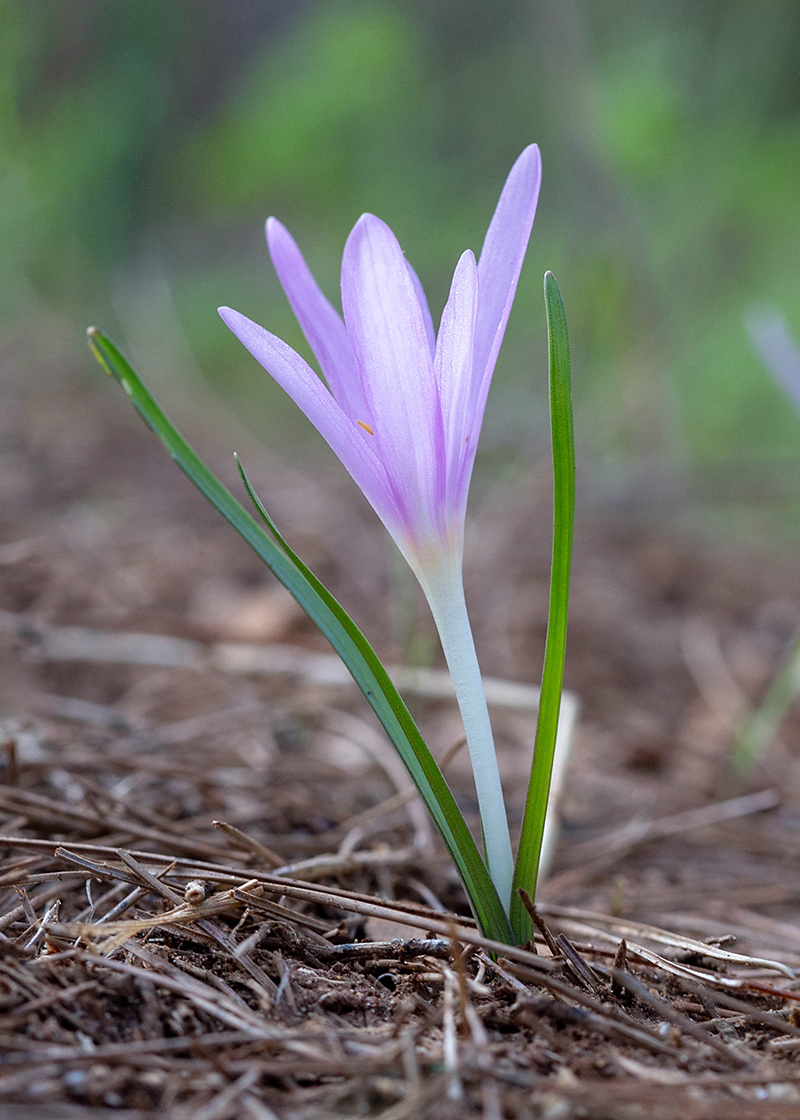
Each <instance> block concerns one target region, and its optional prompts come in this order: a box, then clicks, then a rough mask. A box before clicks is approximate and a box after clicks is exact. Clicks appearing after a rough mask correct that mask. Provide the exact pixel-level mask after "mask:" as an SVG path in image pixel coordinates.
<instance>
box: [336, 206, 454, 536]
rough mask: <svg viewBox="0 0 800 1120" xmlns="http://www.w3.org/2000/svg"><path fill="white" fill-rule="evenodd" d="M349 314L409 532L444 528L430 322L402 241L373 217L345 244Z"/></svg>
mask: <svg viewBox="0 0 800 1120" xmlns="http://www.w3.org/2000/svg"><path fill="white" fill-rule="evenodd" d="M342 307H343V310H344V319H345V323H346V324H347V332H348V334H349V336H350V342H351V344H352V347H353V352H354V354H355V356H356V363H357V365H358V370H359V374H360V377H361V384H362V388H363V390H364V396H365V398H366V401H367V407H368V409H369V412H370V415H371V421H370V423H371V424H372V426H373V430H374V433H375V441H376V445H377V452H378V455H379V457H380V459H381V462H382V463H383V464H384V466H385V467H386V473H387V476H388V477H389V479H390V481H391V483H392V485H393V488H394V490H395V492H396V494H397V497H398V501H399V503H400V505H401V506H402V508H403V509H404V510H405V511H406V514H407V516H408V521H409V527H410V528H416V529H418V530H420V531H421V532H422V533H423V534H425V533H426V532H429V531H431V530H435V529H438V528H441V526H442V514H443V509H442V500H443V498H444V476H445V459H444V433H443V429H442V414H441V406H440V403H439V390H438V387H437V384H436V378H435V376H434V372H433V358H432V356H431V352H430V346H429V344H428V335H427V331H426V328H425V322H424V317H423V313H422V309H421V308H420V304H419V300H418V299H417V295H416V292H415V290H414V283H413V281H412V279H411V274H410V272H409V270H408V267H407V265H406V260H405V257H404V256H403V251H402V249H401V248H400V245H399V244H398V242H397V238H396V237H395V236H394V234H393V233H392V231H391V230H390V229H389V227H388V226H387V225H386V224H385V223H384V222H382V221H380V220H379V219H378V218H376V217H374V216H373V215H371V214H365V215H363V216H362V217H361V218H360V219H359V220H358V222H357V223H356V225H355V228H354V229H353V231H352V233H351V234H350V236H349V237H348V239H347V244H346V245H345V250H344V256H343V258H342Z"/></svg>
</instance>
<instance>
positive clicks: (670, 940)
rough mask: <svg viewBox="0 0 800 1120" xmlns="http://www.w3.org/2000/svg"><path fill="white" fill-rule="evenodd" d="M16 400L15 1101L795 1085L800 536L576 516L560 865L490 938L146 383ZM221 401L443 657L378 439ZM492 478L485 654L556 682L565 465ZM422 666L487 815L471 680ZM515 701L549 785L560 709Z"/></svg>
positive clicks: (426, 721)
mask: <svg viewBox="0 0 800 1120" xmlns="http://www.w3.org/2000/svg"><path fill="white" fill-rule="evenodd" d="M4 396H5V399H6V403H7V407H5V409H4V414H3V418H2V428H1V429H0V440H2V446H1V447H0V456H1V457H2V463H3V470H2V472H0V489H2V503H0V509H2V514H0V611H2V614H1V615H0V657H2V677H0V700H2V712H3V720H2V744H1V749H0V781H2V785H0V833H2V836H0V853H2V864H1V865H0V1113H2V1115H3V1116H4V1117H7V1118H8V1120H16V1118H18V1117H19V1118H22V1117H26V1118H27V1117H30V1118H33V1117H37V1118H50V1117H52V1118H57V1117H65V1118H66V1117H87V1118H93V1117H101V1116H106V1115H108V1116H109V1117H111V1116H114V1117H124V1118H125V1120H134V1118H135V1120H140V1118H141V1120H145V1118H148V1117H153V1116H158V1117H159V1118H161V1117H168V1118H170V1120H180V1118H185V1120H190V1118H191V1120H225V1118H226V1117H231V1118H232V1117H248V1118H249V1117H253V1118H259V1120H267V1118H274V1117H279V1118H280V1120H306V1118H312V1117H340V1116H341V1117H356V1116H376V1117H381V1118H383V1120H402V1118H406V1117H407V1118H416V1117H431V1118H437V1120H439V1118H446V1117H450V1116H452V1117H468V1116H476V1117H478V1116H482V1117H485V1118H487V1120H500V1118H501V1117H507V1118H511V1117H513V1118H517V1117H519V1118H522V1117H530V1118H534V1117H537V1118H539V1117H541V1118H545V1117H546V1118H548V1120H569V1118H572V1117H575V1118H578V1117H585V1118H591V1120H602V1118H609V1120H611V1118H613V1120H617V1118H619V1120H638V1118H644V1117H646V1118H647V1120H660V1118H671V1117H682V1118H689V1120H691V1118H694V1117H698V1118H699V1117H708V1118H719V1120H745V1118H748V1117H754V1118H755V1117H758V1118H759V1120H770V1118H773V1117H774V1118H776V1120H777V1118H779V1117H800V1067H798V1064H797V1060H798V1055H800V1006H799V1005H798V1001H800V984H798V981H797V979H796V978H797V977H798V976H800V971H798V970H800V926H799V925H798V917H799V916H800V879H798V877H797V872H796V862H797V856H798V854H800V769H798V767H799V765H800V757H799V756H798V750H797V747H796V743H797V742H798V730H800V715H799V714H798V712H797V711H796V710H794V711H790V712H789V714H788V716H787V718H786V719H785V720H784V722H783V724H782V725H781V727H780V728H779V731H778V733H777V735H774V736H772V737H771V738H769V739H768V740H767V741H766V742H765V743H764V750H763V753H762V754H761V757H760V759H759V760H758V761H757V762H756V763H755V764H754V765H753V767H751V768H750V770H749V771H748V772H747V773H746V774H744V775H742V774H736V773H734V772H733V771H732V769H731V764H730V760H731V749H732V744H733V743H734V742H735V741H736V740H737V737H738V736H739V735H740V734H741V730H742V728H743V726H744V721H745V719H746V716H747V713H748V711H749V710H750V707H751V706H752V705H753V704H754V703H758V702H759V701H760V699H761V698H762V697H763V695H764V693H765V691H766V689H767V687H768V685H769V683H770V681H771V680H772V678H773V677H774V674H775V673H776V672H777V670H778V668H779V667H780V665H781V662H782V659H783V658H784V656H785V655H786V652H787V650H788V648H789V645H790V643H791V640H792V637H793V635H794V633H795V632H796V630H797V628H798V625H799V624H800V600H798V597H797V587H798V576H800V562H798V561H797V560H796V559H794V558H793V557H787V556H784V555H781V554H779V553H778V552H777V551H775V550H774V549H771V548H769V547H768V546H767V545H765V546H764V548H763V549H760V550H757V551H756V550H754V549H753V548H752V547H751V548H749V550H745V549H744V548H742V547H739V548H734V547H733V546H732V545H731V544H730V543H727V544H726V546H725V547H724V548H723V547H722V546H721V544H720V543H719V541H717V543H716V544H715V545H714V546H713V547H712V546H710V545H708V544H705V545H703V544H701V543H699V542H698V541H696V540H695V541H688V540H687V539H685V538H682V537H680V536H679V535H678V534H676V533H675V532H673V531H671V530H669V529H667V528H663V527H662V528H661V529H658V528H654V527H653V524H652V521H651V523H650V524H649V526H647V527H645V526H644V525H643V524H642V522H641V521H640V522H638V523H636V522H634V521H632V520H630V519H628V520H625V519H624V518H623V517H621V515H620V514H619V512H618V511H617V513H616V514H615V516H614V518H613V519H612V518H611V517H610V516H609V515H608V513H607V511H598V510H595V511H594V512H593V513H591V514H589V513H583V514H582V515H581V517H580V520H579V529H578V535H577V541H576V557H575V574H574V584H573V593H572V603H571V629H570V646H569V653H568V670H567V682H566V683H567V687H568V688H569V689H570V690H571V691H572V692H573V693H574V694H575V695H576V696H577V698H578V700H579V703H580V718H579V723H578V727H577V732H576V735H575V739H574V744H573V750H572V754H571V758H570V764H569V769H568V773H567V777H566V782H565V788H564V792H563V795H562V798H561V803H560V807H559V808H560V822H561V827H560V836H559V843H558V848H557V852H556V858H555V863H554V865H553V867H552V869H551V872H550V874H549V877H548V878H547V880H546V882H544V883H543V884H542V885H541V888H540V891H539V897H538V900H537V901H538V904H539V915H540V917H539V926H538V932H537V938H536V942H535V945H529V946H527V947H523V948H519V949H513V950H512V949H507V950H503V949H502V947H499V948H498V947H494V948H493V947H492V946H488V945H486V943H485V942H484V941H483V939H482V938H481V937H480V936H479V935H478V933H477V931H476V930H475V928H474V925H472V923H471V920H470V919H469V917H468V916H467V915H468V908H467V907H466V904H465V899H464V897H463V894H462V892H461V889H460V886H459V883H458V881H457V879H456V877H455V874H454V872H453V869H452V867H451V866H450V865H449V863H448V860H447V858H446V855H445V853H444V851H443V849H442V847H441V845H440V844H439V842H438V840H437V839H436V838H435V837H433V836H432V835H431V830H430V826H429V824H428V823H427V821H426V819H425V816H424V813H423V814H420V811H419V806H418V804H417V803H416V802H415V801H414V799H413V798H412V797H410V796H409V793H408V783H407V779H406V778H405V777H404V774H403V772H402V771H401V770H398V767H397V763H396V759H395V757H394V755H393V753H392V751H391V749H390V748H389V747H388V745H387V744H386V743H385V741H384V740H383V738H382V736H381V734H380V733H379V731H378V729H377V725H376V724H375V723H374V721H373V720H372V717H371V716H370V714H369V712H368V710H367V708H366V705H365V704H364V702H363V701H362V700H361V698H360V697H359V695H358V693H357V692H356V691H355V690H354V689H353V688H352V687H351V686H349V685H348V684H347V683H346V682H341V681H339V680H338V679H337V678H336V676H335V674H334V676H333V677H331V676H328V677H326V673H328V672H329V669H330V661H329V660H328V657H327V652H328V651H327V650H326V647H325V643H324V640H323V639H321V638H320V637H319V635H317V634H316V633H315V632H314V631H313V628H312V627H311V626H310V624H309V623H308V622H307V620H306V619H305V617H304V616H303V615H302V613H301V612H300V611H299V610H298V609H297V608H296V606H295V605H294V604H293V602H292V601H291V600H290V599H289V598H288V596H287V595H286V594H285V593H284V592H283V591H282V589H280V588H279V587H277V586H276V585H275V583H274V581H273V580H272V578H271V577H270V576H269V574H268V573H266V572H265V571H264V570H263V568H261V566H260V564H259V562H258V560H257V559H256V558H255V556H253V555H252V554H251V553H249V551H248V550H247V548H246V546H245V545H244V544H243V543H241V542H240V541H239V540H238V538H236V537H235V535H234V534H233V532H232V530H230V529H229V528H228V527H227V526H226V525H225V524H223V523H222V522H221V521H220V520H219V519H218V518H217V516H216V515H215V514H214V512H213V510H211V509H210V508H209V507H207V506H206V505H205V503H204V501H203V500H202V499H201V498H200V497H199V496H198V495H196V494H195V493H194V491H193V490H192V488H191V487H190V485H189V484H188V482H186V480H184V479H183V478H182V477H181V476H180V474H179V473H178V472H177V471H176V470H175V468H174V467H173V465H172V464H171V463H170V462H169V460H168V459H167V457H166V456H165V454H164V453H163V451H162V450H161V448H160V447H159V446H158V444H157V443H156V442H155V441H154V439H153V437H152V436H151V435H150V434H149V433H148V432H147V431H146V430H145V429H144V427H143V426H142V425H141V424H140V422H139V421H138V420H137V418H136V417H135V416H134V415H133V414H132V412H131V411H130V409H129V408H128V407H127V405H126V402H125V400H124V398H123V396H122V395H121V394H120V393H118V392H116V391H114V388H113V387H112V386H111V385H108V386H106V385H104V384H102V383H99V382H98V384H97V385H94V384H93V385H91V386H90V387H86V388H83V389H76V388H75V387H74V385H70V384H69V383H68V382H67V379H66V378H65V379H64V381H63V383H62V382H60V381H59V380H58V379H54V382H53V384H51V385H48V386H47V391H46V392H44V391H43V388H42V386H38V387H37V386H28V387H27V388H23V387H21V386H20V384H19V383H17V382H14V381H11V382H10V383H9V384H8V385H6V386H4ZM211 419H212V420H213V421H214V431H215V435H214V437H213V439H212V437H210V435H209V432H210V431H211V420H209V419H208V418H207V417H206V415H205V414H201V413H199V412H197V411H194V412H191V413H187V414H186V415H185V416H184V417H182V420H183V421H184V422H185V423H186V426H187V427H188V428H189V429H190V430H191V431H192V433H193V435H194V436H195V437H196V439H197V440H198V442H199V443H200V444H201V446H203V449H204V450H208V449H209V448H210V454H211V458H212V460H213V461H214V463H215V465H217V464H218V463H220V462H225V461H224V460H223V458H222V453H221V452H220V450H219V448H220V446H223V447H225V448H226V449H227V447H233V446H234V444H235V442H236V441H239V450H242V447H244V448H245V450H247V451H248V461H247V465H248V469H249V472H250V473H251V475H252V476H253V477H254V479H256V480H257V481H259V482H260V484H261V485H260V488H261V491H262V496H263V498H264V499H265V501H266V504H267V505H268V507H269V508H270V510H271V512H272V514H273V516H274V517H275V518H276V520H277V521H278V522H279V524H280V525H281V527H282V529H283V530H284V531H285V533H286V535H287V536H288V537H289V538H290V540H291V541H292V543H293V544H294V546H295V547H296V548H297V550H298V551H299V552H300V554H301V555H302V556H303V557H304V558H305V559H306V560H307V562H308V563H310V565H311V566H312V568H314V569H315V570H316V571H317V573H318V574H319V575H320V576H321V577H322V578H323V579H324V580H325V581H326V583H327V584H328V585H329V586H330V587H331V589H332V590H333V591H334V592H335V593H336V594H337V596H339V597H340V599H341V600H342V601H343V602H344V604H345V605H346V606H347V607H348V608H349V609H352V610H353V613H354V614H355V616H356V618H357V620H358V621H359V622H360V624H361V625H362V626H363V628H364V629H365V631H366V632H367V634H368V636H369V637H370V639H371V640H372V641H373V642H374V644H375V646H376V648H377V649H378V652H379V653H380V654H381V655H382V656H384V657H385V658H386V659H387V660H388V661H389V662H394V663H397V662H401V661H404V660H408V659H409V658H412V659H416V660H417V661H420V660H422V661H425V659H426V658H429V659H432V662H433V664H434V665H438V660H437V658H436V656H435V652H434V651H435V645H434V636H433V632H432V629H431V626H430V623H429V621H428V620H427V618H426V616H425V612H424V608H423V605H422V604H421V603H420V601H419V598H418V597H417V596H416V595H415V592H414V590H413V588H412V585H411V583H410V581H409V580H408V579H407V578H406V576H405V575H404V574H403V573H400V572H399V571H398V568H397V565H396V563H395V561H394V560H393V558H392V555H391V551H390V548H389V546H388V545H387V543H386V541H385V539H384V535H383V531H382V529H381V528H380V526H379V525H378V524H377V522H376V521H375V519H374V517H373V515H372V514H371V512H370V511H369V510H368V508H367V507H366V505H365V504H364V502H363V501H362V499H361V497H360V495H358V494H357V493H356V492H355V490H354V487H353V486H352V484H351V483H350V482H349V480H348V479H347V477H346V476H345V475H344V472H343V471H338V470H334V469H333V467H332V466H331V463H330V460H329V459H328V458H326V457H324V456H322V455H321V456H320V457H319V459H316V458H314V457H313V456H309V465H308V466H306V467H304V468H303V469H300V468H298V467H296V466H295V467H294V468H289V467H286V466H281V465H280V464H278V463H277V462H276V461H275V460H274V459H268V458H267V457H265V455H264V452H263V450H259V449H256V448H253V447H252V446H251V444H250V443H248V437H247V435H246V434H245V433H242V432H241V431H240V430H238V429H236V427H235V423H234V422H233V421H231V420H230V418H229V417H227V416H226V415H225V414H224V411H223V410H221V409H217V410H213V415H212V417H211ZM242 440H243V441H244V442H243V443H242V442H241V441H242ZM226 453H227V452H226ZM315 464H318V465H316V466H315ZM223 470H224V471H225V472H226V475H227V478H228V479H230V480H231V482H233V476H232V471H231V470H230V468H229V466H228V465H227V462H225V465H224V466H223ZM473 509H474V512H473V513H472V515H471V522H470V526H469V552H468V571H467V584H468V597H469V601H470V603H471V606H472V611H473V617H474V623H475V631H476V641H477V645H478V648H479V651H480V655H481V660H482V663H483V667H484V670H485V672H486V673H487V674H490V675H492V676H495V677H500V678H505V679H507V680H512V681H519V682H530V683H532V682H534V681H535V680H536V679H537V676H538V672H539V666H540V665H541V658H542V651H543V641H544V627H545V622H546V608H547V579H548V560H549V557H548V552H549V519H550V513H549V508H548V492H547V475H546V471H545V470H544V468H541V469H538V470H536V471H530V472H528V473H527V474H526V475H524V476H520V477H518V478H517V479H516V480H515V481H514V482H513V484H512V483H509V482H508V480H507V479H505V478H504V479H503V480H501V481H498V482H497V483H495V484H486V483H485V484H484V486H483V492H482V493H478V492H476V501H475V503H474V506H473ZM254 649H255V650H257V651H261V653H262V654H263V651H265V650H266V651H267V653H268V654H269V657H270V659H271V660H270V661H269V664H267V663H266V662H264V661H263V660H262V662H261V663H260V666H261V667H260V669H258V670H257V671H256V668H255V667H254V665H252V664H251V665H250V670H249V671H248V667H247V665H246V664H245V665H244V666H243V665H242V662H241V658H242V656H244V654H247V656H251V657H252V656H254V655H253V650H254ZM242 651H244V654H243V652H242ZM317 655H322V659H321V660H320V659H319V658H318V657H317ZM237 656H238V657H239V662H237V660H236V658H237ZM259 656H261V654H259ZM245 660H246V658H245ZM237 665H238V668H237ZM409 699H410V702H411V704H412V707H413V711H414V714H415V716H416V718H417V719H418V721H419V723H420V726H421V727H422V729H423V732H424V733H425V735H426V737H427V738H428V741H429V743H430V744H431V747H432V749H433V750H434V752H435V753H436V754H437V755H438V756H439V757H444V756H446V755H448V753H449V754H450V755H452V758H451V761H450V762H449V764H448V768H447V775H448V779H449V780H450V781H451V783H452V785H453V788H454V790H455V791H456V793H457V795H458V797H459V799H460V802H461V804H462V806H463V808H464V811H465V813H466V814H467V817H468V819H469V820H470V822H471V823H472V824H473V825H474V824H475V804H474V797H473V793H472V790H471V785H470V780H469V771H468V764H467V760H466V758H465V752H463V751H456V752H455V754H454V755H453V752H452V751H451V750H450V748H452V747H454V745H456V744H457V743H458V741H459V736H460V731H459V722H458V718H457V713H456V711H455V708H454V704H453V702H452V701H451V700H450V699H449V698H447V697H446V696H444V697H436V696H434V697H432V698H431V697H427V698H423V697H420V696H417V695H410V697H409ZM493 719H494V722H495V727H496V733H497V740H498V751H499V757H500V761H501V767H502V772H503V777H504V782H505V785H506V788H507V790H508V799H509V813H510V817H511V819H512V820H518V819H519V813H520V810H521V802H522V796H523V793H524V784H525V777H526V772H527V768H528V767H529V763H530V753H531V749H532V741H533V734H534V721H535V715H534V714H533V713H532V712H531V711H528V710H524V706H523V708H514V707H497V708H496V709H495V710H494V711H493Z"/></svg>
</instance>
